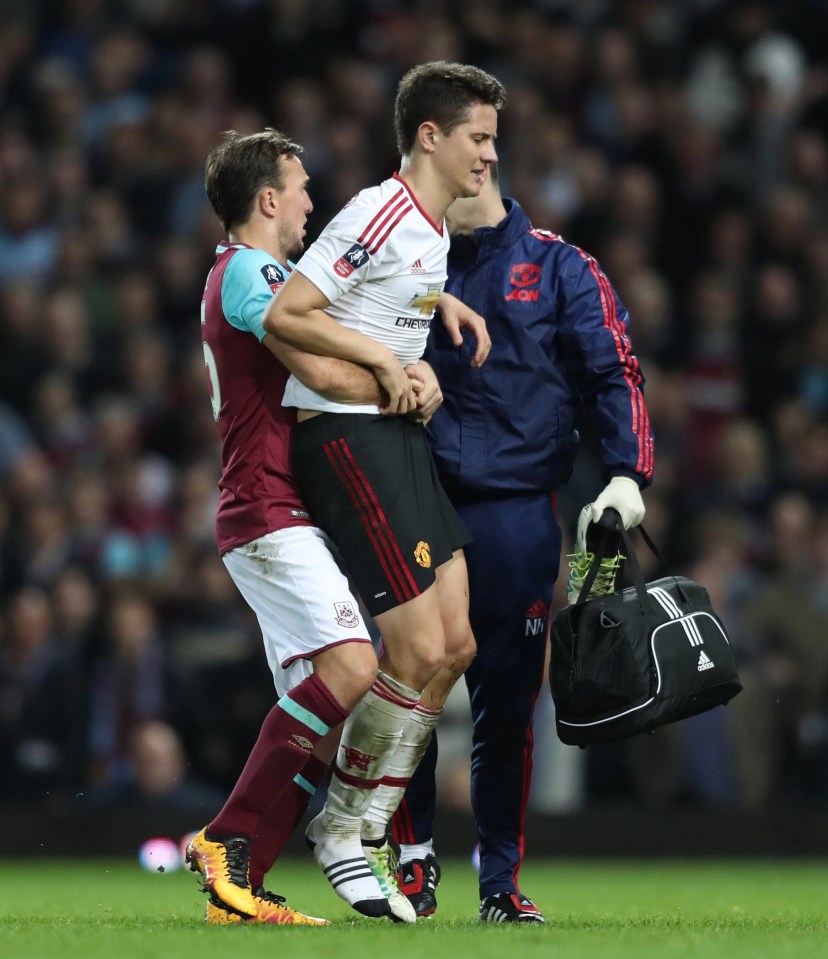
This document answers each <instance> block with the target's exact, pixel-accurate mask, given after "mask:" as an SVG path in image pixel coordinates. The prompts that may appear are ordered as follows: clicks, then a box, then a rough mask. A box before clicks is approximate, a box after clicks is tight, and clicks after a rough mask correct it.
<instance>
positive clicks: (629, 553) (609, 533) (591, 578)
mask: <svg viewBox="0 0 828 959" xmlns="http://www.w3.org/2000/svg"><path fill="white" fill-rule="evenodd" d="M596 525H597V526H601V527H603V530H604V535H603V536H602V537H601V541H600V542H599V543H598V546H597V547H596V550H595V557H594V559H593V561H592V566H591V567H590V570H589V572H588V573H587V575H586V578H585V579H584V584H583V586H582V587H581V592H580V593H579V594H578V599H577V601H576V603H575V605H576V606H577V605H580V604H582V603H585V602H586V601H587V597H588V596H589V591H590V589H592V584H593V583H594V582H595V578H596V576H597V575H598V571H599V570H600V568H601V561H602V560H603V559H604V557H605V556H606V553H607V547H608V545H609V543H610V542H611V541H612V539H613V535H614V533H616V532H617V533H618V534H619V535H620V537H621V544H622V546H623V547H624V556H625V559H626V562H627V565H628V566H629V570H630V575H631V577H632V581H633V586H634V587H635V591H636V593H637V595H638V600H639V602H640V603H641V604H642V606H643V605H646V603H647V585H646V583H645V582H644V574H643V573H642V572H641V566H640V564H639V562H638V556H637V555H636V552H635V547H634V546H633V543H632V540H631V539H630V534H629V533H628V532H627V530H625V529H624V523H623V522H622V520H621V514H620V513H619V512H618V510H617V509H614V508H613V507H612V506H608V507H607V508H606V509H605V510H604V512H603V513H602V514H601V518H600V519H599V520H598V522H597V524H596ZM636 529H637V530H638V532H639V533H640V534H641V538H642V539H643V540H644V542H645V543H646V544H647V547H648V548H649V550H650V552H651V553H652V554H653V556H655V558H656V559H657V560H658V561H659V563H660V564H661V566H662V568H663V569H664V570H665V571H666V572H667V575H668V576H672V578H673V579H674V580H675V581H676V587H677V589H678V590H679V593H680V594H681V596H682V599H684V600H685V601H686V599H687V597H686V596H685V595H684V590H683V589H682V588H681V584H680V583H679V582H678V580H677V579H676V577H675V575H674V574H673V573H672V571H671V570H670V568H669V567H668V565H667V563H666V562H665V561H664V557H663V556H662V555H661V553H660V552H659V551H658V548H657V547H656V544H655V543H654V542H653V541H652V539H651V538H650V535H649V533H647V531H646V530H645V529H644V527H643V526H641V525H639V526H637V527H636Z"/></svg>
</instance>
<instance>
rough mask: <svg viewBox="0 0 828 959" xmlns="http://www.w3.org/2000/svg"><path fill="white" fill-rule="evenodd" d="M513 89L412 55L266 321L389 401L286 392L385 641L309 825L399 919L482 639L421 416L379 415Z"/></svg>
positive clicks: (403, 386)
mask: <svg viewBox="0 0 828 959" xmlns="http://www.w3.org/2000/svg"><path fill="white" fill-rule="evenodd" d="M505 100H506V91H505V89H504V87H503V85H502V84H501V83H500V82H499V81H498V80H496V79H495V78H494V77H492V76H490V75H489V74H487V73H485V72H484V71H483V70H480V69H478V68H477V67H472V66H467V65H463V64H456V63H446V62H442V61H440V62H434V63H427V64H422V65H420V66H418V67H415V68H413V69H412V70H410V71H409V72H408V73H407V74H406V75H405V76H404V77H403V79H402V80H401V81H400V85H399V88H398V91H397V96H396V100H395V104H394V126H395V131H396V135H397V146H398V149H399V152H400V156H401V158H402V162H401V166H400V170H399V173H397V174H395V175H394V176H393V177H392V178H391V179H389V180H386V181H385V182H384V183H382V184H380V185H379V186H378V187H374V188H371V189H368V190H364V191H362V192H361V193H360V194H359V195H358V196H357V197H355V198H354V199H353V200H352V201H351V202H350V203H349V204H348V205H347V206H346V207H345V208H344V209H343V210H342V211H341V212H340V213H339V214H338V215H337V216H336V217H335V218H334V219H333V221H332V222H331V223H330V224H329V225H328V227H327V228H326V229H325V230H324V231H323V233H322V235H321V236H320V238H319V240H318V241H317V242H316V243H314V244H313V245H312V246H311V247H310V248H309V249H308V250H307V252H306V253H305V255H304V256H303V257H302V259H301V260H300V261H299V262H298V263H297V265H296V269H295V270H294V272H293V273H292V274H291V276H290V277H289V278H288V280H287V282H286V283H285V285H284V286H283V287H282V290H281V292H280V294H279V296H278V297H277V298H275V299H274V300H273V301H272V303H271V305H270V308H269V309H268V312H267V315H266V317H265V320H264V327H265V329H266V330H267V331H268V332H269V333H271V334H272V335H273V336H275V337H276V338H277V339H280V340H282V341H283V342H285V343H287V344H289V345H291V346H293V347H297V348H299V349H302V350H305V351H307V352H311V353H317V354H320V355H324V356H333V357H339V358H341V359H347V360H351V361H352V362H356V363H359V364H362V365H363V366H366V367H368V368H369V369H370V370H372V371H373V373H374V375H375V376H376V377H377V379H378V380H379V382H380V384H381V386H382V387H383V389H384V390H385V392H386V394H387V402H385V404H384V405H382V406H372V405H357V406H354V405H347V404H338V403H331V402H330V401H328V400H326V399H324V398H323V397H322V396H320V395H319V394H317V393H314V392H313V391H312V390H308V389H307V388H305V387H304V386H303V385H302V384H301V383H299V382H298V381H296V380H293V381H290V382H289V384H288V387H287V389H286V392H285V399H284V401H283V402H284V403H285V404H286V405H290V406H296V407H298V409H299V412H298V420H299V422H298V425H297V428H296V432H295V434H294V469H295V473H296V478H297V481H298V483H299V486H300V489H301V491H302V493H303V496H304V498H305V501H306V503H307V505H308V506H309V508H310V511H311V515H312V517H313V520H314V522H315V523H318V524H319V526H321V527H322V528H323V529H325V530H326V531H327V532H328V534H329V535H330V536H331V538H332V539H333V541H334V542H335V543H336V545H337V546H338V547H339V549H340V551H341V552H342V554H343V557H344V560H345V563H346V566H347V568H348V569H349V571H350V572H351V574H352V576H353V577H354V580H355V583H356V586H357V589H358V591H359V593H360V595H361V598H362V600H363V602H364V603H365V605H366V607H367V609H368V611H369V612H370V613H371V614H372V615H373V616H374V618H375V620H376V623H377V625H378V627H379V629H380V632H381V634H382V639H383V648H382V654H381V659H380V671H379V675H378V678H377V681H376V683H375V684H374V686H373V687H372V689H371V690H370V691H369V692H368V693H367V694H366V695H365V696H364V697H363V699H362V700H361V701H360V703H359V705H357V707H356V708H355V709H354V710H353V712H352V713H351V715H350V717H349V719H348V720H347V721H346V724H345V726H344V729H343V734H342V740H341V744H340V747H339V751H338V753H337V757H336V760H335V763H334V768H333V777H332V780H331V786H330V788H329V790H328V799H327V802H326V804H325V807H324V809H323V811H322V812H321V813H320V814H319V816H317V817H316V819H314V820H313V821H312V822H311V824H310V826H309V827H308V831H307V834H306V838H307V841H308V844H309V845H310V846H311V848H312V849H313V851H314V855H315V857H316V860H317V862H318V863H319V865H320V866H321V867H322V869H323V871H324V872H325V875H326V877H327V878H328V881H329V882H330V883H331V886H332V887H333V888H334V890H335V891H336V892H337V894H338V895H340V896H341V897H342V898H343V899H345V900H346V901H347V902H349V903H350V904H351V905H352V906H354V908H356V909H357V910H358V911H360V912H363V913H364V914H367V913H368V910H367V909H366V908H365V904H366V902H368V901H370V900H373V899H376V896H377V889H379V890H380V893H381V894H385V895H386V896H387V898H388V900H389V902H390V905H391V909H392V912H393V913H394V915H395V916H396V917H397V918H399V919H403V920H406V921H411V912H412V909H411V906H410V903H408V901H407V900H406V899H405V897H404V896H403V895H402V893H401V892H400V891H399V887H398V886H397V882H396V875H395V863H394V861H393V857H392V854H391V850H390V848H389V845H388V842H387V839H386V835H387V828H388V822H389V820H390V818H391V815H392V814H393V812H394V810H395V809H396V807H397V805H398V803H399V801H400V799H401V797H402V794H403V792H404V790H405V786H406V784H407V782H408V780H409V779H410V777H411V774H412V772H413V770H414V769H415V768H416V765H417V763H418V762H419V760H420V758H421V756H422V754H423V752H424V751H425V748H426V746H427V745H428V742H429V740H430V738H431V733H432V731H433V729H434V727H435V725H436V723H437V720H438V719H439V716H440V713H441V712H442V709H443V705H444V703H445V700H446V697H447V695H448V693H449V691H450V689H451V688H452V686H453V685H454V683H455V682H456V681H457V679H458V678H459V677H460V676H461V675H462V673H463V672H464V670H465V668H466V667H467V666H468V664H469V663H470V662H471V660H472V658H473V656H474V653H475V643H474V637H473V635H472V631H471V627H470V626H469V619H468V576H467V572H466V564H465V559H464V556H463V551H462V546H463V545H464V544H465V543H466V542H468V535H467V534H466V531H465V529H464V528H463V526H462V524H461V523H460V521H459V519H458V517H457V515H456V513H455V512H454V509H453V507H452V506H451V504H450V503H449V501H448V499H447V497H446V495H445V493H444V492H443V489H442V487H441V486H440V483H439V480H438V479H437V476H436V472H435V470H434V466H433V463H432V460H431V453H430V451H429V448H428V444H427V441H426V436H425V430H424V429H423V426H422V423H421V422H420V421H418V420H416V419H414V418H409V417H406V416H399V415H398V416H386V415H382V414H383V413H397V414H399V413H408V412H411V413H413V414H414V413H416V405H417V399H416V395H415V393H414V391H413V388H412V385H411V381H410V379H409V377H408V376H407V375H406V372H405V367H406V366H408V365H409V364H410V363H414V362H416V361H417V360H418V359H419V358H420V356H421V355H422V352H423V349H424V347H425V341H426V337H427V336H428V327H429V324H430V322H431V320H432V317H433V315H434V312H435V309H436V308H437V306H438V305H439V304H440V302H441V298H443V299H442V302H443V303H445V304H446V305H447V306H452V307H456V306H457V304H456V301H453V302H452V303H449V302H448V300H447V299H446V298H445V294H443V287H444V284H445V281H446V255H447V251H448V233H447V230H446V226H445V222H444V216H445V213H446V210H447V209H448V207H449V206H450V205H451V203H452V202H453V201H454V200H455V199H456V198H457V197H470V196H476V195H477V194H478V192H479V191H480V188H481V186H482V184H483V183H484V182H485V179H486V177H487V175H488V169H489V166H490V164H492V163H495V162H496V161H497V153H496V151H495V145H494V144H495V137H496V135H497V117H498V111H499V110H500V109H501V108H502V107H503V106H504V104H505ZM448 299H450V298H448ZM455 316H458V314H457V313H456V311H455ZM456 322H457V321H455V327H454V329H453V330H452V336H453V339H454V342H455V343H457V345H458V346H460V344H461V343H462V337H461V336H460V331H459V326H457V325H456ZM459 322H460V323H464V324H467V325H469V326H470V327H471V328H472V330H473V331H474V332H475V333H476V334H477V350H476V352H475V354H474V356H473V357H472V358H471V362H472V363H473V364H474V365H477V366H479V365H481V364H482V363H483V362H484V361H485V358H486V356H487V354H488V349H489V345H490V340H489V339H488V334H486V333H485V327H484V324H483V323H482V321H481V320H480V318H479V317H477V315H476V314H473V313H471V311H467V312H466V313H465V314H464V313H463V312H462V311H461V312H460V313H459ZM459 355H460V354H459V353H458V359H459ZM366 862H367V865H368V867H369V870H370V871H368V870H366V868H365V866H366Z"/></svg>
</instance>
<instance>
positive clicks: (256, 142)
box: [204, 127, 304, 233]
mask: <svg viewBox="0 0 828 959" xmlns="http://www.w3.org/2000/svg"><path fill="white" fill-rule="evenodd" d="M303 152H304V150H303V148H302V147H301V146H299V144H298V143H293V142H292V141H291V140H289V139H288V138H287V137H286V136H285V135H284V133H280V132H279V131H278V130H274V129H273V128H272V127H267V128H266V129H264V130H262V132H261V133H250V134H247V135H242V134H241V133H236V131H235V130H227V131H225V132H224V133H223V134H222V140H221V143H220V144H219V145H218V146H217V147H216V148H215V149H213V150H212V151H211V152H210V155H209V156H208V157H207V163H206V165H205V170H204V189H205V190H206V191H207V198H208V199H209V200H210V205H211V206H212V207H213V209H214V210H215V211H216V215H217V216H218V218H219V219H220V220H221V223H222V226H223V227H224V229H225V230H226V231H227V232H228V233H229V232H230V230H231V229H232V228H233V227H234V226H239V225H240V224H242V223H246V222H247V220H248V219H249V217H250V213H251V208H252V206H253V201H254V199H255V198H256V194H257V193H258V192H259V190H261V189H262V188H263V187H267V186H270V187H273V188H274V189H275V190H281V189H283V187H284V181H283V179H282V160H284V159H287V158H289V157H298V156H299V155H300V154H301V153H303Z"/></svg>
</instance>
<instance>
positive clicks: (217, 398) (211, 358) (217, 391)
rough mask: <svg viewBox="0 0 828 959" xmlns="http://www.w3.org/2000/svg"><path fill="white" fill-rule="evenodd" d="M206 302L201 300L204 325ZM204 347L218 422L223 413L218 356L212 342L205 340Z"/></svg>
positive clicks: (211, 400)
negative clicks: (212, 347)
mask: <svg viewBox="0 0 828 959" xmlns="http://www.w3.org/2000/svg"><path fill="white" fill-rule="evenodd" d="M205 311H206V304H205V302H204V301H203V300H202V301H201V325H202V326H204V323H205V317H204V314H205ZM201 345H202V346H203V348H204V366H205V368H206V370H207V385H208V386H209V387H210V403H211V404H212V407H213V419H214V420H215V421H216V423H218V418H219V415H220V414H221V384H220V383H219V378H218V367H217V366H216V357H215V354H214V353H213V351H212V350H211V349H210V344H209V343H208V342H207V341H206V340H203V341H202V344H201Z"/></svg>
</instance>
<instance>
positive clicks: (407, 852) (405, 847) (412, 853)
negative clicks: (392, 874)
mask: <svg viewBox="0 0 828 959" xmlns="http://www.w3.org/2000/svg"><path fill="white" fill-rule="evenodd" d="M433 853H434V840H433V839H429V840H428V841H427V842H418V843H401V844H400V863H401V864H402V863H404V862H412V861H413V860H414V859H425V858H426V856H431V855H433Z"/></svg>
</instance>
